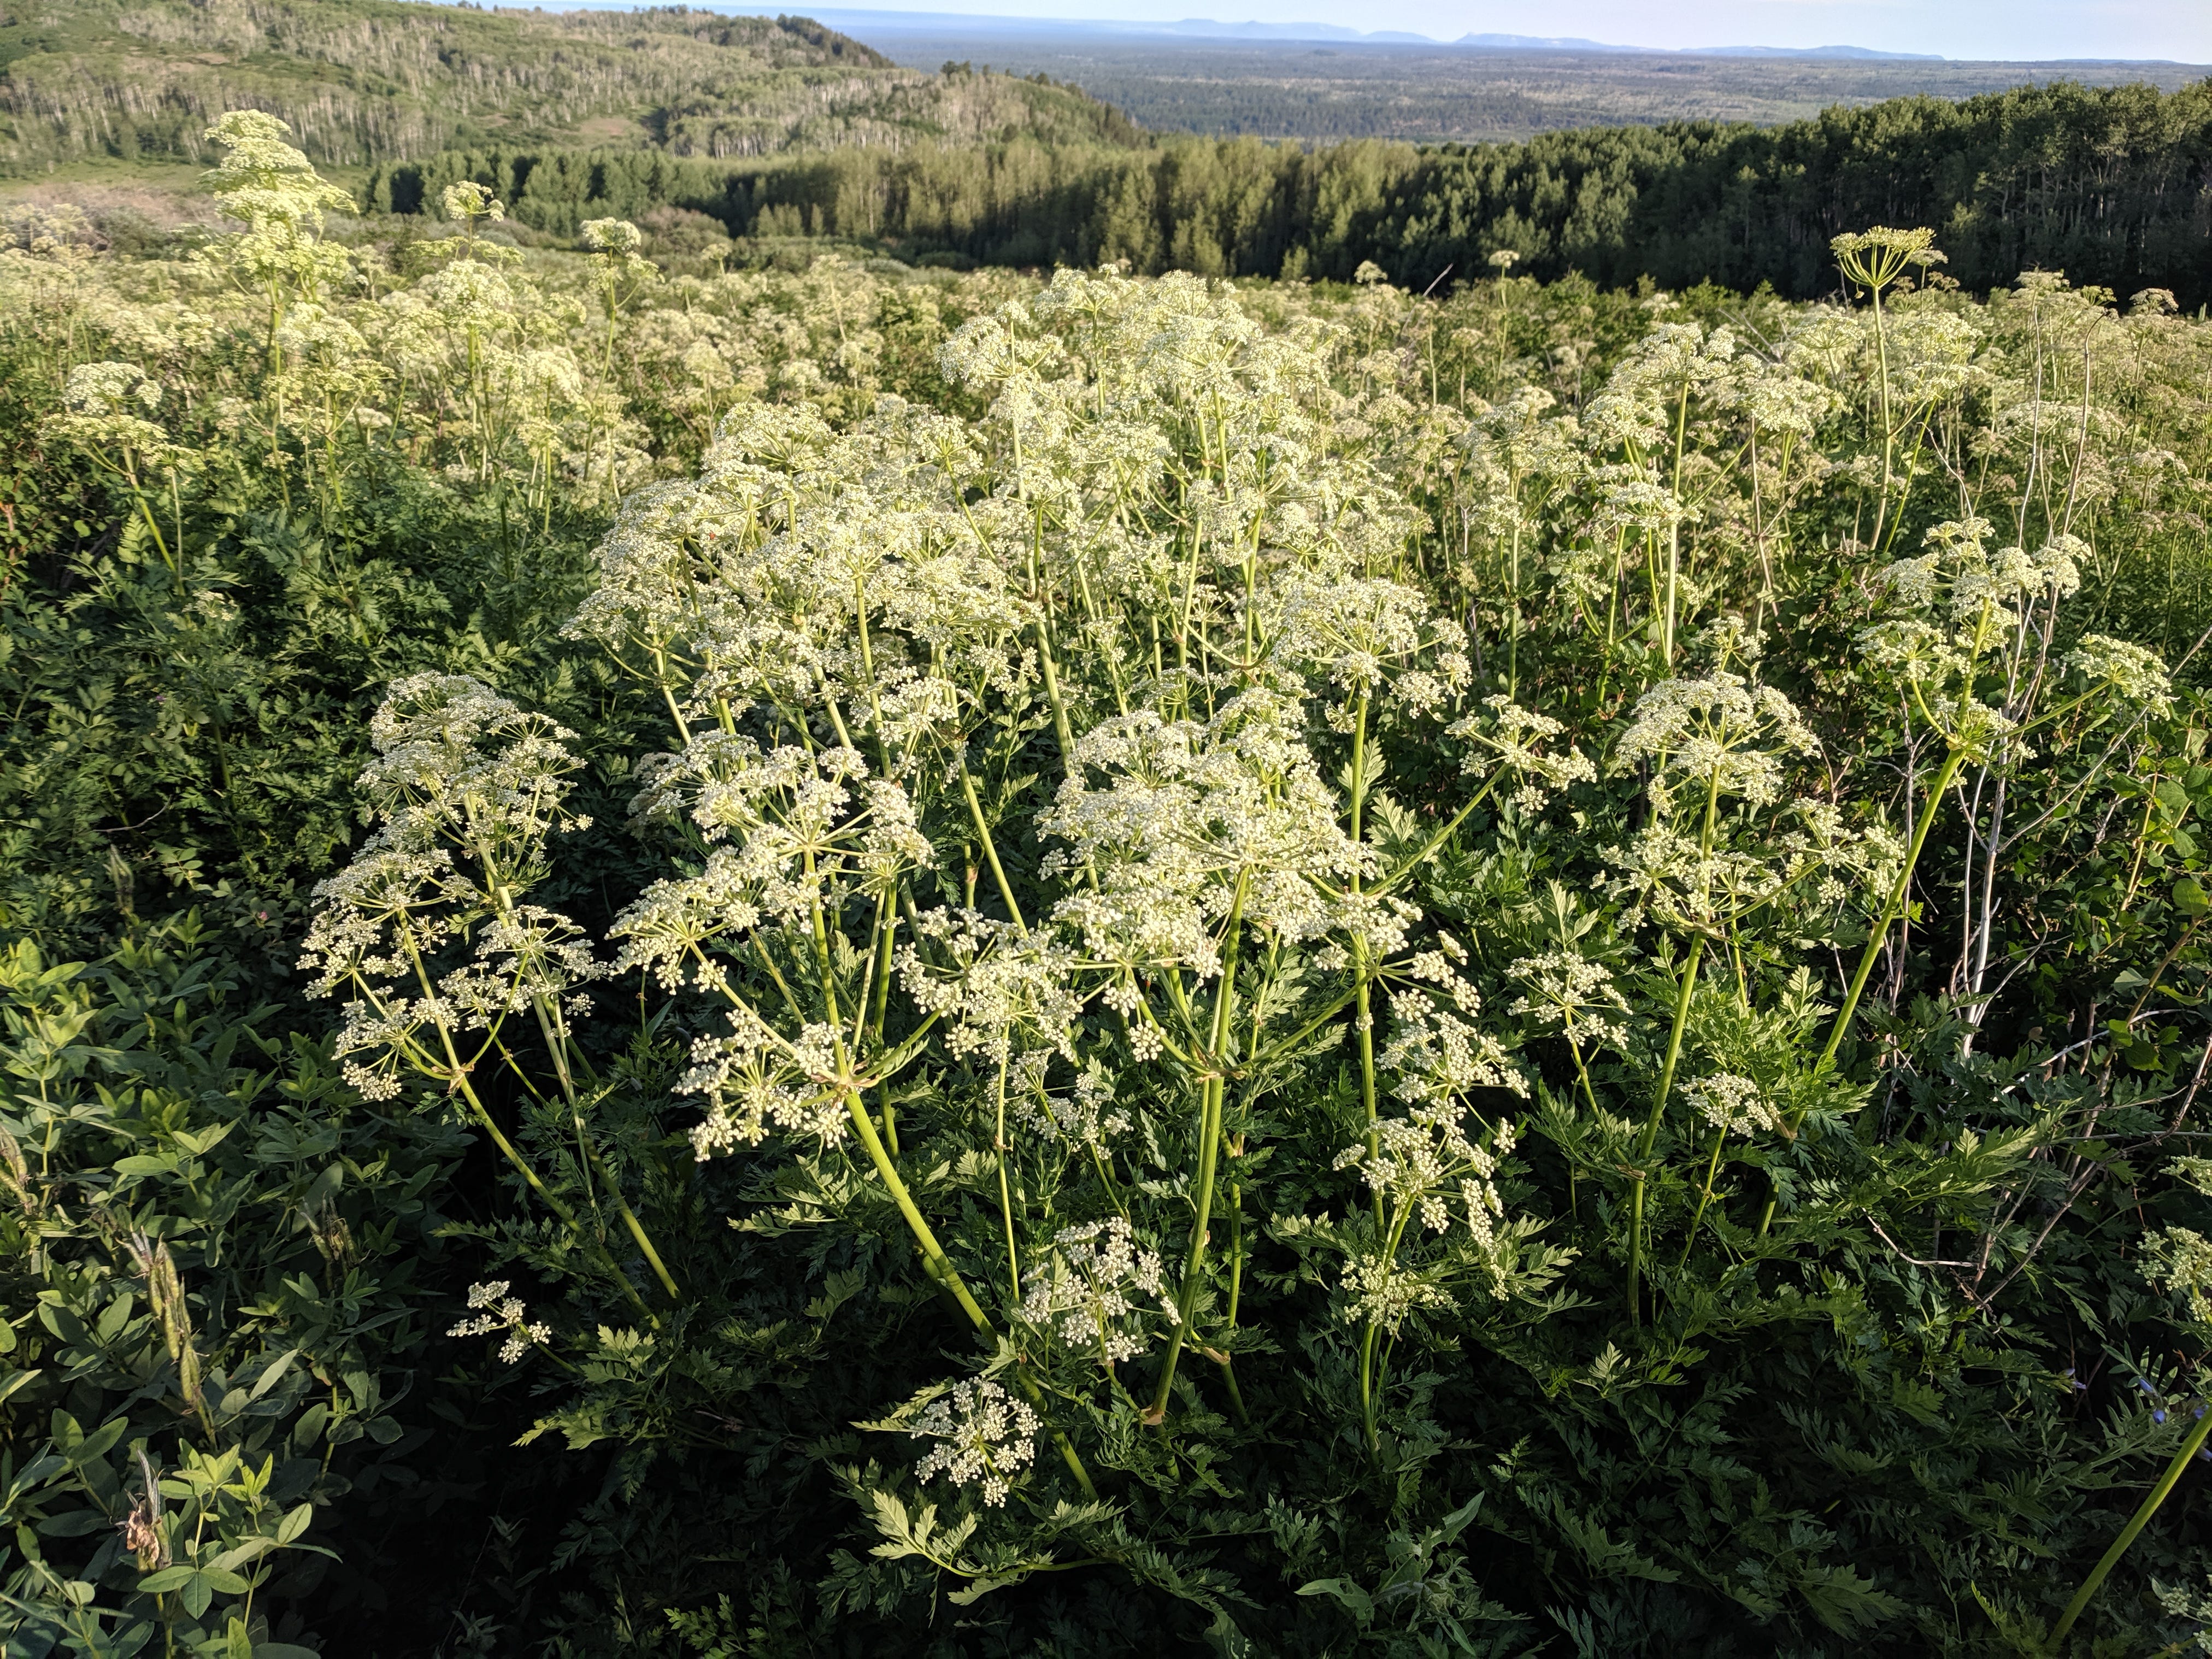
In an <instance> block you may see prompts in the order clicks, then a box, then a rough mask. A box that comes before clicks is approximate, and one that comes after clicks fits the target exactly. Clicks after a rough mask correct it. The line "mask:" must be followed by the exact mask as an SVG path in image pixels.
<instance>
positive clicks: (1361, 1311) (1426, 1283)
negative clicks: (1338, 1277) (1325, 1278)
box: [1344, 1251, 1454, 1337]
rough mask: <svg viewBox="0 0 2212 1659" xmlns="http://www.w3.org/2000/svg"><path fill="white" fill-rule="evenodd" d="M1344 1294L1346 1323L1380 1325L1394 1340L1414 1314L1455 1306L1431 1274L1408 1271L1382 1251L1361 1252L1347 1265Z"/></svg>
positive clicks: (1347, 1262)
mask: <svg viewBox="0 0 2212 1659" xmlns="http://www.w3.org/2000/svg"><path fill="white" fill-rule="evenodd" d="M1344 1293H1345V1301H1344V1317H1345V1321H1346V1323H1347V1324H1352V1325H1366V1324H1374V1325H1377V1326H1380V1327H1381V1328H1383V1330H1385V1331H1387V1332H1389V1334H1391V1335H1392V1336H1394V1337H1395V1336H1396V1335H1398V1334H1399V1333H1400V1332H1401V1330H1403V1328H1405V1323H1406V1322H1407V1320H1408V1319H1410V1318H1412V1317H1413V1316H1414V1315H1415V1314H1417V1313H1419V1312H1421V1311H1423V1310H1434V1311H1436V1312H1438V1313H1448V1312H1449V1311H1450V1310H1451V1309H1452V1307H1453V1305H1454V1304H1453V1302H1452V1297H1451V1292H1450V1291H1447V1290H1446V1289H1445V1288H1444V1287H1443V1285H1439V1284H1438V1283H1437V1281H1436V1279H1435V1278H1434V1277H1433V1276H1432V1275H1431V1274H1427V1273H1419V1272H1415V1271H1409V1270H1407V1268H1405V1267H1401V1265H1400V1264H1399V1263H1398V1261H1396V1259H1395V1257H1394V1256H1391V1255H1386V1254H1384V1253H1383V1252H1381V1251H1362V1252H1359V1253H1358V1254H1356V1255H1353V1256H1352V1258H1351V1259H1350V1260H1349V1261H1346V1263H1345V1264H1344Z"/></svg>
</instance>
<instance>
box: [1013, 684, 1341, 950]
mask: <svg viewBox="0 0 2212 1659" xmlns="http://www.w3.org/2000/svg"><path fill="white" fill-rule="evenodd" d="M1298 725H1299V713H1298V709H1297V705H1296V704H1295V703H1292V702H1290V701H1289V700H1287V699H1285V698H1284V697H1282V696H1278V695H1276V694H1275V693H1273V692H1269V691H1263V690H1252V691H1247V692H1244V693H1243V694H1241V695H1239V696H1236V697H1233V698H1231V700H1229V701H1228V702H1225V703H1224V704H1223V705H1222V706H1221V708H1220V709H1219V710H1218V712H1217V713H1216V714H1214V716H1213V718H1212V720H1207V721H1206V722H1204V723H1203V724H1201V723H1199V722H1196V721H1191V720H1168V719H1166V718H1164V716H1162V715H1161V714H1158V713H1157V712H1154V711H1151V710H1144V711H1139V712H1137V713H1133V714H1126V715H1120V716H1114V717H1109V718H1108V719H1106V720H1102V721H1100V722H1099V723H1098V724H1097V726H1093V727H1092V728H1091V730H1090V731H1089V732H1085V733H1084V734H1083V735H1082V736H1080V737H1079V738H1077V739H1076V743H1075V752H1074V754H1073V757H1072V762H1071V764H1070V766H1069V769H1068V777H1067V781H1066V784H1065V785H1064V786H1063V787H1061V789H1060V795H1059V798H1058V799H1057V800H1055V801H1054V805H1053V806H1052V808H1051V810H1050V811H1048V812H1046V813H1044V814H1043V815H1042V817H1041V818H1040V821H1039V828H1040V829H1042V831H1043V832H1044V833H1046V834H1047V835H1050V836H1058V837H1059V838H1060V839H1061V840H1063V841H1066V842H1069V843H1070V844H1071V848H1072V850H1070V851H1066V852H1061V853H1058V854H1054V855H1053V857H1052V859H1050V860H1048V870H1047V872H1048V873H1055V872H1061V871H1066V870H1070V869H1083V870H1086V871H1088V872H1094V873H1095V874H1096V876H1097V887H1096V888H1095V889H1094V890H1084V891H1079V892H1077V893H1075V894H1073V895H1072V896H1069V897H1067V898H1066V899H1063V900H1061V901H1060V904H1059V906H1058V907H1057V908H1056V909H1055V910H1054V919H1055V920H1056V921H1060V922H1061V923H1063V924H1065V925H1066V926H1068V927H1073V928H1074V929H1075V930H1076V931H1077V932H1078V933H1079V934H1080V935H1081V937H1082V939H1083V943H1084V948H1085V951H1087V952H1088V954H1089V955H1090V956H1091V958H1092V959H1093V960H1095V961H1097V962H1098V963H1102V964H1110V965H1113V966H1116V967H1120V968H1122V969H1128V970H1131V971H1148V970H1151V969H1157V968H1163V967H1176V968H1182V969H1188V970H1189V971H1191V972H1194V973H1195V974H1197V975H1200V977H1202V978H1203V977H1211V976H1212V975H1214V974H1217V973H1218V972H1219V971H1220V966H1221V962H1220V951H1219V948H1218V942H1217V940H1216V938H1215V933H1214V930H1215V928H1216V927H1217V926H1218V924H1219V923H1220V922H1221V921H1223V919H1225V917H1226V916H1227V915H1228V914H1229V912H1230V911H1231V908H1234V907H1235V905H1236V904H1237V902H1238V900H1239V897H1240V896H1241V898H1242V902H1243V915H1244V919H1245V920H1246V921H1248V922H1249V923H1252V924H1255V925H1257V926H1259V927H1267V928H1269V929H1271V930H1273V931H1274V932H1275V933H1279V934H1280V935H1281V936H1282V937H1283V938H1285V939H1289V940H1291V941H1294V942H1295V941H1298V940H1304V939H1313V938H1316V937H1318V936H1319V935H1321V934H1323V933H1328V932H1329V931H1331V930H1332V929H1333V928H1335V927H1340V926H1342V925H1344V922H1345V921H1346V915H1345V913H1344V912H1343V910H1342V909H1341V908H1340V906H1339V905H1338V904H1336V903H1334V902H1332V899H1331V896H1330V893H1329V890H1328V887H1327V886H1325V885H1324V884H1326V883H1328V882H1331V881H1334V882H1337V883H1345V882H1348V879H1349V878H1350V877H1351V875H1352V872H1354V871H1363V872H1364V871H1366V870H1369V869H1371V868H1372V867H1373V858H1372V854H1370V853H1369V852H1368V851H1367V850H1366V849H1364V848H1360V847H1358V846H1357V845H1355V844H1354V843H1353V842H1352V840H1351V838H1350V837H1349V836H1346V834H1345V833H1344V830H1343V829H1342V827H1341V826H1340V824H1339V823H1338V822H1337V811H1336V802H1335V799H1334V796H1333V795H1332V794H1331V793H1330V792H1329V791H1328V787H1326V786H1325V785H1324V784H1323V783H1322V779H1321V774H1320V770H1319V769H1318V768H1317V767H1316V765H1315V763H1314V761H1313V757H1312V756H1311V755H1310V752H1309V751H1308V750H1307V749H1306V746H1305V744H1304V741H1303V740H1302V738H1300V736H1299V735H1298ZM1092 772H1098V773H1103V774H1104V775H1105V779H1106V781H1105V784H1104V786H1103V787H1091V785H1090V783H1089V782H1088V781H1087V780H1088V775H1089V774H1091V773H1092Z"/></svg>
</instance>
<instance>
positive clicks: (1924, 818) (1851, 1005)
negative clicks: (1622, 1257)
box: [1759, 749, 1966, 1238]
mask: <svg viewBox="0 0 2212 1659" xmlns="http://www.w3.org/2000/svg"><path fill="white" fill-rule="evenodd" d="M1965 764H1966V751H1965V750H1962V749H1954V750H1951V751H1950V753H1948V755H1946V756H1945V757H1944V758H1943V764H1942V768H1941V769H1939V770H1938V771H1937V773H1936V781H1935V784H1934V785H1933V786H1932V787H1930V788H1929V791H1928V799H1926V800H1925V801H1924V802H1923V803H1922V805H1921V808H1920V821H1919V822H1918V823H1916V824H1914V825H1913V826H1912V840H1911V844H1910V845H1909V846H1908V847H1907V848H1905V866H1904V867H1903V868H1902V869H1900V870H1899V872H1897V883H1896V884H1895V885H1894V886H1893V888H1891V890H1890V894H1889V902H1887V904H1885V905H1884V906H1883V907H1882V912H1881V920H1880V921H1878V922H1877V923H1876V924H1875V927H1874V930H1873V932H1871V933H1869V934H1868V935H1867V942H1866V949H1865V950H1863V951H1861V952H1860V953H1859V965H1858V968H1857V971H1855V972H1854V973H1853V974H1852V975H1851V982H1850V986H1849V987H1846V989H1845V990H1844V1006H1842V1007H1841V1008H1839V1009H1838V1010H1837V1011H1836V1023H1835V1024H1833V1025H1832V1026H1831V1027H1830V1028H1829V1030H1828V1041H1827V1044H1826V1047H1824V1048H1822V1049H1821V1050H1820V1059H1819V1060H1815V1061H1814V1065H1813V1074H1814V1076H1815V1077H1819V1076H1820V1075H1822V1074H1823V1073H1826V1071H1827V1070H1828V1069H1829V1067H1830V1066H1833V1065H1834V1064H1835V1060H1836V1054H1837V1052H1838V1050H1839V1049H1841V1048H1842V1047H1843V1045H1844V1033H1845V1032H1847V1031H1849V1030H1850V1028H1851V1020H1852V1018H1853V1017H1854V1016H1855V1015H1856V1014H1857V1012H1858V1007H1859V998H1860V997H1861V995H1863V994H1864V992H1865V990H1866V984H1867V979H1868V976H1869V975H1871V974H1872V973H1873V972H1874V964H1875V960H1876V959H1877V958H1878V957H1880V956H1881V947H1882V945H1883V943H1884V942H1885V941H1886V940H1887V939H1888V937H1889V930H1890V928H1891V927H1893V926H1894V925H1895V924H1896V921H1897V919H1898V917H1899V916H1900V915H1904V914H1905V895H1906V894H1907V893H1909V892H1911V890H1912V872H1913V867H1914V866H1916V865H1917V864H1918V863H1919V862H1920V849H1921V848H1923V847H1925V846H1926V845H1927V844H1928V832H1929V830H1930V829H1933V828H1935V825H1936V813H1937V812H1939V811H1942V805H1943V796H1944V794H1945V793H1946V792H1947V791H1948V790H1949V788H1950V787H1951V781H1952V780H1953V779H1954V778H1955V777H1957V776H1958V775H1959V769H1960V767H1961V766H1963V765H1965ZM1809 1104H1810V1103H1809V1102H1808V1103H1803V1104H1800V1105H1799V1106H1797V1107H1796V1109H1793V1110H1792V1111H1791V1112H1790V1115H1789V1116H1788V1117H1786V1118H1784V1120H1783V1127H1784V1130H1785V1131H1786V1132H1787V1133H1789V1134H1790V1135H1791V1136H1793V1137H1794V1136H1795V1135H1796V1133H1797V1126H1798V1125H1799V1124H1800V1123H1802V1122H1803V1121H1804V1119H1805V1113H1806V1110H1807V1108H1808V1105H1809ZM1777 1202H1778V1194H1774V1193H1771V1192H1770V1193H1769V1194H1767V1198H1766V1207H1765V1209H1764V1210H1762V1211H1761V1212H1759V1237H1761V1238H1764V1237H1766V1235H1767V1232H1768V1231H1769V1230H1770V1229H1771V1227H1772V1226H1773V1225H1774V1208H1775V1205H1776V1203H1777Z"/></svg>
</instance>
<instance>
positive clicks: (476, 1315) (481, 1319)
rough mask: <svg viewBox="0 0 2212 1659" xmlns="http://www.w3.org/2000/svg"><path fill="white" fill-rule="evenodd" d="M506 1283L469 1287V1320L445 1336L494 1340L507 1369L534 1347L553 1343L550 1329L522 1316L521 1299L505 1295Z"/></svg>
mask: <svg viewBox="0 0 2212 1659" xmlns="http://www.w3.org/2000/svg"><path fill="white" fill-rule="evenodd" d="M469 1306H470V1308H471V1310H473V1311H472V1312H471V1314H470V1316H468V1317H467V1318H466V1319H464V1320H462V1321H461V1322H459V1324H457V1325H454V1326H453V1328H451V1329H449V1330H448V1331H447V1333H446V1334H447V1336H496V1337H501V1338H502V1339H503V1340H501V1343H500V1345H499V1357H500V1358H501V1361H502V1362H503V1363H505V1364H509V1365H512V1364H514V1363H515V1362H516V1361H517V1360H519V1359H520V1358H522V1356H523V1355H525V1354H526V1353H528V1352H530V1350H531V1349H532V1347H533V1346H536V1347H541V1348H542V1347H544V1346H545V1345H546V1344H547V1343H549V1342H550V1341H551V1340H553V1328H552V1327H551V1326H550V1325H547V1324H545V1323H544V1322H542V1321H539V1322H532V1321H531V1320H529V1319H527V1318H526V1317H525V1316H524V1310H523V1305H522V1298H521V1297H514V1296H509V1295H508V1294H507V1280H506V1279H493V1280H491V1281H490V1282H489V1283H488V1284H482V1285H471V1286H470V1287H469Z"/></svg>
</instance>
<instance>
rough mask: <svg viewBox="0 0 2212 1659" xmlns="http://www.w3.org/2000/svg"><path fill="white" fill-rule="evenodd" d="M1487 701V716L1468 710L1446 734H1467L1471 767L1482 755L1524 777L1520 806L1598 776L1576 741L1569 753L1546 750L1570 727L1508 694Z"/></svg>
mask: <svg viewBox="0 0 2212 1659" xmlns="http://www.w3.org/2000/svg"><path fill="white" fill-rule="evenodd" d="M1482 701H1483V705H1484V707H1486V708H1488V709H1489V710H1490V714H1489V716H1488V718H1487V719H1486V718H1484V717H1483V716H1481V715H1479V714H1469V715H1468V716H1467V717H1466V718H1465V719H1464V720H1457V721H1455V722H1454V723H1453V724H1452V725H1450V726H1447V727H1446V728H1445V729H1444V730H1445V735H1446V736H1447V737H1454V738H1464V739H1465V740H1467V742H1468V744H1470V745H1471V748H1472V752H1471V753H1470V755H1469V757H1468V761H1467V763H1466V767H1465V769H1466V770H1468V771H1469V772H1472V771H1474V770H1475V769H1476V766H1477V764H1478V759H1477V757H1478V756H1480V757H1483V760H1482V763H1486V764H1493V765H1498V766H1502V767H1503V768H1504V769H1505V770H1506V771H1507V772H1508V773H1510V774H1511V775H1513V776H1514V777H1515V778H1516V779H1517V780H1519V784H1518V787H1516V790H1515V791H1514V793H1513V795H1512V797H1511V799H1512V801H1513V803H1514V805H1516V806H1517V807H1518V808H1520V810H1521V811H1524V812H1534V811H1537V810H1539V809H1540V808H1541V807H1542V805H1544V803H1545V802H1546V801H1547V799H1550V798H1551V797H1552V796H1553V795H1555V794H1557V793H1559V792H1560V791H1561V790H1564V789H1565V788H1566V787H1568V786H1569V785H1570V784H1575V783H1588V782H1590V781H1593V780H1594V779H1595V778H1596V776H1597V768H1596V767H1595V766H1594V765H1593V764H1591V763H1590V759H1589V757H1588V756H1587V755H1584V754H1583V752H1582V750H1579V749H1577V748H1575V747H1573V746H1572V745H1569V746H1568V748H1567V749H1566V750H1565V752H1564V753H1559V754H1553V753H1550V752H1548V751H1547V749H1546V748H1545V745H1546V744H1547V743H1548V742H1549V741H1550V740H1551V739H1552V738H1556V737H1558V736H1559V734H1560V732H1564V731H1565V729H1566V728H1565V726H1561V725H1560V724H1559V721H1557V720H1553V718H1552V717H1551V716H1550V715H1548V714H1535V713H1534V712H1532V711H1531V710H1529V709H1526V708H1522V707H1521V706H1520V705H1519V704H1518V703H1516V702H1514V701H1513V700H1512V699H1511V698H1510V697H1507V696H1503V695H1498V696H1488V697H1485V698H1484V699H1483V700H1482ZM1493 757H1494V758H1493Z"/></svg>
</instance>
